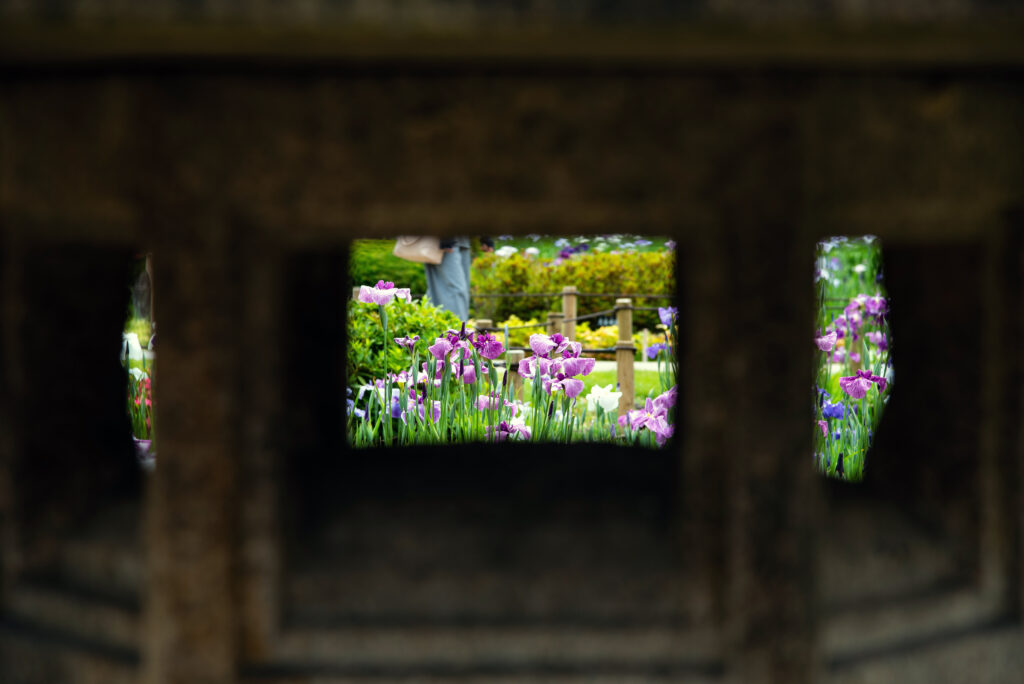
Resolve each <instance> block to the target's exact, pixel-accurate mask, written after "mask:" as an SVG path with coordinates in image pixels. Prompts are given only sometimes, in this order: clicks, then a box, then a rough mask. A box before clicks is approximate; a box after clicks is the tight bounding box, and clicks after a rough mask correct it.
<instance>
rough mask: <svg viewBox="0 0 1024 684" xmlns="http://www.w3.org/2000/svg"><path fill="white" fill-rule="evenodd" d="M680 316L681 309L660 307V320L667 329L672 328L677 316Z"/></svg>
mask: <svg viewBox="0 0 1024 684" xmlns="http://www.w3.org/2000/svg"><path fill="white" fill-rule="evenodd" d="M678 314H679V309H677V308H676V307H674V306H665V307H661V306H659V307H658V318H660V319H661V322H662V324H663V325H665V327H671V326H672V323H674V322H675V320H676V316H677V315H678Z"/></svg>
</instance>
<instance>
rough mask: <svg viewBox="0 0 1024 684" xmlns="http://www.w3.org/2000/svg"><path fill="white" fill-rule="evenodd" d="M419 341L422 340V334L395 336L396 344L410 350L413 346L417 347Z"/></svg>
mask: <svg viewBox="0 0 1024 684" xmlns="http://www.w3.org/2000/svg"><path fill="white" fill-rule="evenodd" d="M419 341H420V336H419V335H415V336H413V337H396V338H395V344H397V345H398V346H400V347H405V348H406V349H408V350H409V351H412V349H413V347H415V346H416V343H417V342H419Z"/></svg>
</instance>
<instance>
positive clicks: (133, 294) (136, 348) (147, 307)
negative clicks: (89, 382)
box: [121, 254, 156, 470]
mask: <svg viewBox="0 0 1024 684" xmlns="http://www.w3.org/2000/svg"><path fill="white" fill-rule="evenodd" d="M128 289H129V297H128V311H127V313H126V315H125V323H124V331H123V332H122V333H121V363H122V365H123V366H124V368H125V371H126V372H127V377H128V386H127V402H126V406H127V411H128V419H129V421H130V422H131V427H132V441H133V444H134V447H135V454H136V456H137V458H138V459H139V463H140V464H141V465H142V467H143V468H145V469H147V470H149V469H152V468H153V466H154V464H155V463H156V448H155V446H154V440H153V436H154V434H155V432H156V424H155V418H154V410H153V378H154V376H155V373H156V323H155V322H154V319H153V261H152V255H151V254H136V255H135V257H134V259H133V261H132V270H131V277H130V281H129V283H128Z"/></svg>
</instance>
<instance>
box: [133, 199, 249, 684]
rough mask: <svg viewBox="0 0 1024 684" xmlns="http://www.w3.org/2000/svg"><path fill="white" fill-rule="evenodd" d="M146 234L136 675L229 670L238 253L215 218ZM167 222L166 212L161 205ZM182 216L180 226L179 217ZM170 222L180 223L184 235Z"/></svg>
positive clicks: (179, 678) (175, 680) (184, 680)
mask: <svg viewBox="0 0 1024 684" xmlns="http://www.w3.org/2000/svg"><path fill="white" fill-rule="evenodd" d="M176 218H177V220H176V221H175V223H174V227H173V228H171V227H170V225H168V226H160V224H159V219H154V220H155V221H157V227H158V228H164V229H165V230H166V233H167V235H165V236H164V238H163V240H157V241H155V244H154V246H155V250H154V251H155V259H154V270H155V273H154V275H155V283H154V290H155V295H156V299H157V304H158V305H159V306H160V316H161V322H160V372H159V377H158V378H157V380H156V382H155V387H154V390H155V398H156V402H155V403H156V407H155V408H156V426H157V434H156V440H155V445H156V468H155V470H154V472H153V473H152V475H151V476H150V480H149V482H148V487H147V492H146V521H145V525H144V528H143V529H144V537H143V539H144V543H145V549H146V554H147V558H146V562H147V566H148V576H147V585H146V590H145V595H144V599H143V600H144V610H145V613H146V614H145V623H146V629H145V635H144V642H143V645H142V646H143V670H144V679H143V681H144V682H146V683H147V684H205V683H207V682H209V683H213V682H217V684H225V683H230V682H233V681H235V676H236V671H235V653H236V630H237V628H238V626H237V623H236V619H235V601H236V588H237V587H236V585H235V583H234V582H233V581H232V570H233V567H234V562H235V559H234V557H233V553H232V549H233V543H234V540H235V538H236V529H237V519H236V511H237V502H236V497H237V494H236V486H237V485H236V480H237V473H236V464H237V458H238V450H237V449H236V442H237V439H236V437H237V434H236V430H235V423H234V416H233V415H232V409H233V408H234V406H235V404H236V400H237V397H236V395H235V383H236V380H237V372H236V371H237V368H236V365H235V363H236V358H235V348H236V347H237V345H238V344H241V342H240V341H239V340H238V339H237V337H236V336H237V334H238V332H239V331H238V328H237V326H236V325H234V321H232V320H231V318H230V317H229V315H228V312H231V311H233V310H235V309H236V307H237V302H236V301H234V298H233V297H232V293H233V292H234V290H235V287H236V283H237V280H236V279H235V278H234V275H233V274H231V273H230V272H229V268H230V265H231V260H232V259H234V258H236V257H235V256H234V252H233V249H232V248H231V247H230V246H229V244H228V242H229V241H228V240H227V239H226V235H225V233H226V231H225V229H224V226H223V225H219V224H218V223H216V222H215V221H209V224H208V225H203V222H202V220H201V219H198V217H197V216H195V215H190V216H187V217H176ZM166 220H167V221H168V222H170V221H171V220H172V219H171V218H170V217H167V218H166ZM180 226H187V228H179V227H180ZM175 229H177V230H189V231H191V232H192V234H191V235H189V236H187V237H184V236H182V235H180V234H175Z"/></svg>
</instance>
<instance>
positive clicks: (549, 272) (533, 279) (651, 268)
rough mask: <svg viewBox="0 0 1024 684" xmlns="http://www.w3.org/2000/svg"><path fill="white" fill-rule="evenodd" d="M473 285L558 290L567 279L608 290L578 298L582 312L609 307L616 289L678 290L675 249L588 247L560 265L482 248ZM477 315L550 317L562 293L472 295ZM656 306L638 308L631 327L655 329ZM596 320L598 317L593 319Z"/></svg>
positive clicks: (494, 290) (580, 286)
mask: <svg viewBox="0 0 1024 684" xmlns="http://www.w3.org/2000/svg"><path fill="white" fill-rule="evenodd" d="M472 282H473V289H474V292H475V293H476V294H507V293H518V292H525V293H531V292H559V291H561V289H562V287H563V286H565V285H575V286H576V289H577V290H579V291H580V292H602V293H603V292H607V293H609V296H608V297H607V298H605V297H586V298H581V299H579V300H578V302H579V304H578V308H579V313H580V314H581V315H583V314H588V313H591V312H594V311H601V310H604V309H611V308H612V307H614V306H615V297H614V295H615V294H616V293H639V292H646V293H652V294H668V295H674V294H675V254H674V253H673V252H667V251H666V252H646V253H625V254H608V253H587V254H580V255H577V256H575V257H573V258H571V259H566V260H565V261H563V262H562V263H561V264H558V265H557V266H555V265H552V266H545V265H543V262H541V261H539V260H537V259H535V258H530V257H528V256H526V255H524V254H521V253H517V254H513V255H511V256H508V257H499V256H497V255H494V254H483V255H481V256H479V257H478V258H477V259H476V260H474V262H473V271H472ZM670 304H671V302H670V300H668V299H649V298H641V299H637V300H635V301H634V302H633V305H634V306H639V307H643V306H669V305H670ZM473 305H474V306H473V313H474V315H475V317H476V318H490V319H491V320H494V321H501V320H505V319H507V318H509V317H510V316H512V315H515V316H518V317H519V318H520V319H527V320H528V319H531V318H536V319H537V320H539V321H545V320H547V314H548V312H549V311H561V308H562V305H561V297H560V296H559V297H502V298H474V300H473ZM659 322H660V321H659V320H658V312H657V311H637V312H634V314H633V327H634V329H637V330H639V329H640V328H649V329H652V330H654V329H655V328H656V326H657V324H658V323H659ZM592 324H595V325H596V321H592Z"/></svg>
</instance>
